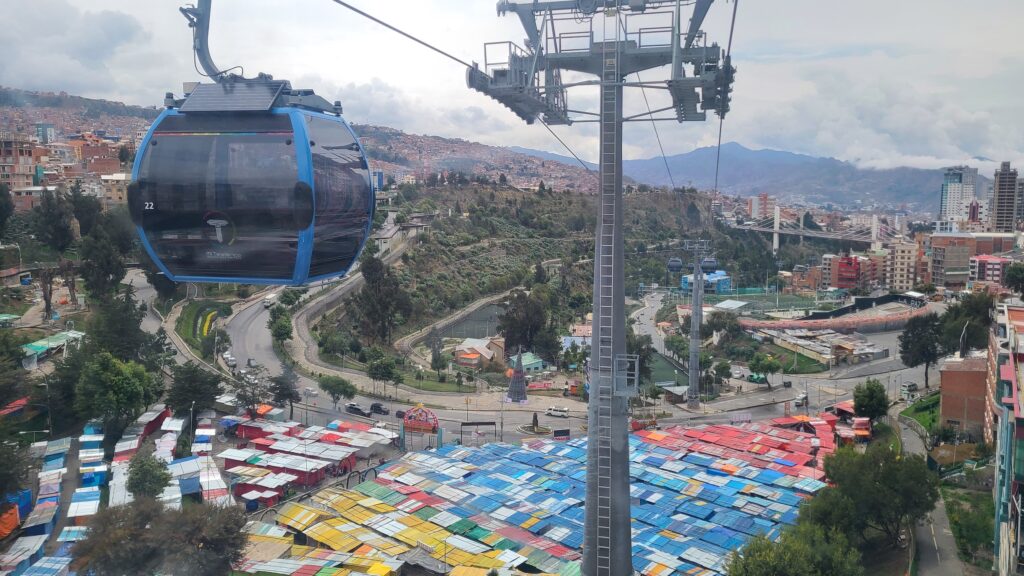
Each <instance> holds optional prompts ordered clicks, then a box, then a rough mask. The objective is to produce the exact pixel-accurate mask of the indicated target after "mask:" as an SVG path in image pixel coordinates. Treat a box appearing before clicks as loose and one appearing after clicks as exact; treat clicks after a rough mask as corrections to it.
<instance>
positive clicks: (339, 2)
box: [331, 0, 590, 172]
mask: <svg viewBox="0 0 1024 576" xmlns="http://www.w3.org/2000/svg"><path fill="white" fill-rule="evenodd" d="M331 1H332V2H334V3H335V4H337V5H339V6H342V7H344V8H348V9H349V10H351V11H353V12H355V13H356V14H359V15H360V16H362V17H364V18H367V19H369V20H372V21H373V22H376V23H377V24H380V25H381V26H383V27H385V28H387V29H388V30H391V31H392V32H395V33H397V34H400V35H402V36H405V37H406V38H408V39H409V40H412V41H413V42H415V43H417V44H419V45H420V46H423V47H424V48H427V49H429V50H433V51H434V52H437V53H438V54H440V55H442V56H444V57H445V58H448V59H449V60H452V61H454V62H457V63H459V64H461V65H463V66H465V67H466V68H472V67H473V65H472V64H470V63H468V62H466V61H465V60H463V59H461V58H459V57H457V56H453V55H452V54H451V53H450V52H446V51H444V50H442V49H440V48H438V47H437V46H434V45H433V44H431V43H429V42H427V41H426V40H420V39H419V38H417V37H415V36H413V35H412V34H409V33H408V32H405V31H404V30H401V29H399V28H398V27H396V26H393V25H391V24H388V23H387V22H385V21H384V20H381V19H380V18H377V17H376V16H373V15H371V14H368V13H366V12H364V11H362V10H360V9H359V8H356V7H355V6H353V5H351V4H349V3H348V2H345V1H344V0H331ZM537 119H538V120H540V123H541V124H542V125H543V126H544V127H545V128H547V129H548V132H550V133H551V135H552V136H554V137H555V140H558V143H559V144H561V145H562V146H563V147H565V149H566V150H567V151H568V152H569V154H572V157H573V158H575V159H576V161H577V162H579V163H580V166H582V167H583V169H584V170H587V171H588V172H589V171H590V167H589V166H587V164H586V163H585V162H583V160H580V157H579V155H577V154H576V152H575V151H574V150H573V149H572V148H570V147H569V145H568V144H566V143H565V141H564V140H562V139H561V138H559V136H558V134H555V131H554V130H552V129H551V126H549V125H548V123H547V122H545V121H544V119H543V118H540V117H538V118H537Z"/></svg>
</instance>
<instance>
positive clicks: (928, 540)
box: [894, 417, 964, 576]
mask: <svg viewBox="0 0 1024 576" xmlns="http://www.w3.org/2000/svg"><path fill="white" fill-rule="evenodd" d="M894 418H895V417H894ZM900 437H901V438H902V439H903V450H904V451H906V452H909V453H911V454H920V455H922V456H923V455H926V454H927V451H926V450H925V448H924V442H922V441H921V437H920V436H918V435H917V434H915V433H914V431H913V430H911V429H910V428H908V427H906V426H904V425H903V424H900ZM914 539H915V540H916V541H917V558H918V562H917V564H918V574H919V575H920V576H963V574H964V566H963V563H962V562H961V561H960V558H959V557H958V556H957V554H956V540H955V539H954V538H953V531H952V530H950V527H949V518H948V517H947V516H946V504H945V502H943V501H942V496H941V495H940V496H939V501H938V502H937V503H936V504H935V510H932V512H931V513H930V514H929V515H928V518H927V519H926V520H925V521H924V522H922V523H921V524H919V525H917V526H915V527H914Z"/></svg>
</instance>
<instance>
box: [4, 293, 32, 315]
mask: <svg viewBox="0 0 1024 576" xmlns="http://www.w3.org/2000/svg"><path fill="white" fill-rule="evenodd" d="M31 298H32V291H31V290H28V289H24V288H20V287H11V288H0V314H14V315H16V316H24V315H25V312H28V309H29V308H31V307H32V302H31Z"/></svg>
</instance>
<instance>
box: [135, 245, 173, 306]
mask: <svg viewBox="0 0 1024 576" xmlns="http://www.w3.org/2000/svg"><path fill="white" fill-rule="evenodd" d="M139 264H140V265H141V267H142V271H143V273H145V275H146V282H149V284H150V285H151V286H152V287H153V289H154V290H156V295H157V296H158V297H159V298H160V299H161V300H167V299H169V298H171V297H173V296H174V295H175V293H176V292H177V291H178V283H177V282H175V281H173V280H171V279H170V278H168V277H167V275H166V274H164V273H163V272H161V271H160V269H159V268H157V266H156V264H154V263H153V260H152V259H150V257H149V253H148V252H146V251H142V254H141V255H140V256H139Z"/></svg>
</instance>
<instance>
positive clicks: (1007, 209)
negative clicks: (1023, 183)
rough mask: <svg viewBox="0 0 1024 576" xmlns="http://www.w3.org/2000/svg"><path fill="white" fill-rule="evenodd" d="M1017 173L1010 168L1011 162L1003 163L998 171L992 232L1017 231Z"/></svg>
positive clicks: (993, 205) (993, 204)
mask: <svg viewBox="0 0 1024 576" xmlns="http://www.w3.org/2000/svg"><path fill="white" fill-rule="evenodd" d="M1019 186H1020V185H1019V184H1018V182H1017V171H1016V170H1013V169H1011V168H1010V163H1009V162H1003V163H1002V165H1001V166H1000V167H999V170H996V173H995V180H994V181H993V182H992V209H991V211H990V216H991V218H992V230H993V231H994V232H1013V231H1014V230H1016V229H1017V194H1018V189H1019Z"/></svg>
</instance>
